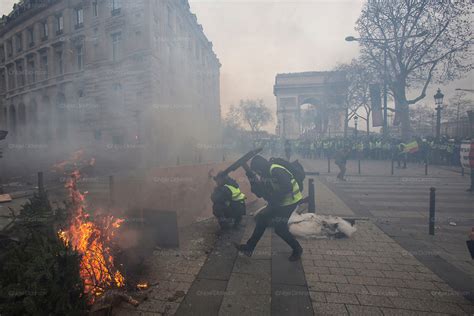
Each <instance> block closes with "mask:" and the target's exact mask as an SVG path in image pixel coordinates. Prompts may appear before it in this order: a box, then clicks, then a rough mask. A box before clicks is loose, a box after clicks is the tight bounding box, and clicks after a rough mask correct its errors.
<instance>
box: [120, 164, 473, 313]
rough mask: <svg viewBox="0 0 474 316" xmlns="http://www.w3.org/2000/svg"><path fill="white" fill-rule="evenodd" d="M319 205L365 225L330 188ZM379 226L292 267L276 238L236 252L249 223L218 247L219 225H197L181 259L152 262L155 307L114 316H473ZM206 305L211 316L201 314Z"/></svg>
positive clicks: (308, 253) (368, 223)
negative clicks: (234, 245)
mask: <svg viewBox="0 0 474 316" xmlns="http://www.w3.org/2000/svg"><path fill="white" fill-rule="evenodd" d="M305 164H306V162H305ZM306 167H308V166H306ZM309 167H311V166H309ZM440 172H441V173H443V172H448V174H451V173H450V171H440ZM326 176H327V175H326ZM316 196H317V202H316V207H317V212H318V213H320V214H332V215H340V216H347V217H357V216H359V217H360V213H359V212H358V210H357V209H356V210H354V205H352V204H350V203H349V204H347V203H345V202H343V200H341V199H340V198H339V197H338V195H336V193H334V192H333V191H332V188H331V187H330V186H327V185H325V184H324V180H323V182H320V181H318V182H317V183H316ZM349 206H350V207H349ZM367 214H368V215H370V212H369V211H368V210H367ZM376 224H378V223H377V221H376V220H374V217H373V216H367V218H363V219H362V218H361V219H360V220H358V221H357V228H358V231H357V232H356V233H355V234H354V236H353V237H351V238H349V239H340V240H301V244H302V246H303V248H304V254H303V258H302V261H301V262H299V263H296V264H293V263H288V261H287V260H286V257H287V256H288V255H289V254H290V249H289V248H288V247H287V246H286V245H285V244H284V243H283V242H282V241H281V240H280V239H279V238H278V237H276V236H275V235H274V233H271V232H270V231H267V232H266V233H265V234H264V236H263V238H262V240H261V241H260V243H259V244H258V246H257V248H256V249H255V252H254V255H253V256H252V257H251V258H247V257H245V256H242V255H236V254H235V253H234V252H233V251H232V250H230V249H232V245H231V242H230V241H231V240H233V239H234V240H237V241H240V242H245V241H246V240H247V238H248V237H249V236H250V234H251V232H252V230H253V227H254V222H253V219H252V218H251V217H249V218H247V219H246V225H245V228H243V229H244V230H243V231H241V233H239V234H238V233H233V235H232V236H231V237H230V238H228V239H225V238H227V237H222V236H221V237H219V238H218V239H217V240H216V241H214V235H213V234H212V232H213V230H215V229H216V227H215V226H213V225H215V223H212V222H211V221H210V222H208V223H207V224H202V223H201V224H200V225H201V227H200V228H199V229H194V231H193V232H188V233H184V234H188V237H186V238H185V239H186V240H189V242H187V243H186V245H182V246H183V247H184V248H182V249H180V251H179V252H178V253H173V252H171V251H170V252H167V254H168V255H166V254H165V253H164V252H161V253H159V254H155V256H154V257H153V260H154V263H155V267H154V268H153V271H155V276H154V277H156V280H158V281H159V283H158V285H156V286H155V287H153V288H152V289H151V290H150V295H149V297H150V298H149V300H147V301H145V302H144V303H142V304H141V305H140V306H139V307H138V308H137V309H133V308H130V307H128V306H126V307H125V308H124V309H122V310H121V311H120V313H117V314H118V315H161V314H163V315H172V314H173V313H174V312H175V311H178V313H177V315H242V314H245V315H246V316H247V315H313V314H314V315H331V314H333V315H473V314H474V306H473V305H472V304H471V303H470V302H469V301H468V300H466V299H465V298H464V297H463V293H462V292H459V291H456V290H454V289H453V288H452V287H450V286H449V285H448V284H447V283H446V282H445V281H444V280H443V279H441V278H440V277H438V276H437V275H436V274H435V273H433V272H432V271H431V270H430V269H429V268H428V267H427V266H426V265H425V264H424V263H422V262H421V261H420V260H418V259H417V257H416V256H414V255H412V254H411V253H410V251H407V250H405V249H404V248H402V247H401V246H400V245H399V243H398V242H397V241H396V240H394V239H393V238H391V237H390V236H389V235H387V234H386V233H385V232H384V231H383V230H381V229H380V228H379V227H378V226H377V225H376ZM236 238H237V239H236ZM212 245H214V246H213V247H212ZM211 248H212V249H211ZM225 249H229V251H228V252H227V251H226V250H225ZM185 253H187V255H185ZM183 295H184V297H183ZM207 304H208V305H209V306H208V307H209V308H206V306H202V305H207Z"/></svg>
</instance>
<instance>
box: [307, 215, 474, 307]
mask: <svg viewBox="0 0 474 316" xmlns="http://www.w3.org/2000/svg"><path fill="white" fill-rule="evenodd" d="M357 226H358V231H357V232H356V233H355V234H354V236H353V237H352V238H350V239H342V240H317V241H315V240H310V241H303V242H302V245H303V248H304V249H305V255H304V258H303V267H304V270H305V274H306V280H307V283H308V288H309V293H310V296H311V299H312V303H313V308H314V313H315V315H323V314H335V315H347V314H350V315H407V314H410V315H422V314H426V315H433V314H436V315H438V314H455V315H471V314H472V313H474V308H473V306H472V305H471V304H470V302H469V301H467V300H465V299H464V298H463V297H462V295H460V293H458V292H457V291H454V290H453V289H452V288H451V287H449V286H448V285H447V284H446V283H445V282H444V281H443V280H441V279H440V278H439V277H437V276H436V275H435V274H434V273H433V272H431V271H430V270H429V269H427V268H426V267H425V266H424V265H423V264H422V263H420V262H419V261H418V260H417V259H416V258H415V257H414V256H413V255H411V254H410V253H409V252H407V251H405V250H404V249H403V248H402V247H400V246H399V245H398V244H397V243H396V242H395V241H394V240H392V239H391V238H390V237H388V236H387V235H386V234H384V233H383V232H382V231H381V230H380V229H378V228H377V227H376V226H375V225H374V224H373V223H371V222H370V221H360V222H358V223H357Z"/></svg>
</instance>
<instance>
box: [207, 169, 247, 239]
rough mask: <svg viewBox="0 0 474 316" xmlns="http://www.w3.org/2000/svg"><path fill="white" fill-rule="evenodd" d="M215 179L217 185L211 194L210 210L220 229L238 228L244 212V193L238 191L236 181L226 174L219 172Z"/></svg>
mask: <svg viewBox="0 0 474 316" xmlns="http://www.w3.org/2000/svg"><path fill="white" fill-rule="evenodd" d="M215 180H216V183H217V187H216V188H215V189H214V192H213V193H212V195H211V200H212V202H213V205H212V212H213V214H214V216H215V217H216V218H217V220H218V222H219V226H220V227H221V230H225V229H227V228H230V227H233V228H238V227H239V224H240V222H241V221H242V216H244V215H245V212H246V208H245V199H246V197H245V194H243V193H242V192H241V191H240V188H239V185H238V184H237V182H236V181H235V180H234V179H232V178H231V177H229V176H228V175H225V174H222V173H219V174H218V175H217V176H216V177H215Z"/></svg>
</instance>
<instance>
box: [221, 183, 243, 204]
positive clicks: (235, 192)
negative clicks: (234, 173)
mask: <svg viewBox="0 0 474 316" xmlns="http://www.w3.org/2000/svg"><path fill="white" fill-rule="evenodd" d="M224 186H225V187H226V188H228V189H229V190H230V192H232V201H234V202H242V201H244V200H245V199H246V198H247V197H246V196H245V194H243V193H242V191H240V189H239V188H236V187H234V186H232V185H230V184H225V185H224Z"/></svg>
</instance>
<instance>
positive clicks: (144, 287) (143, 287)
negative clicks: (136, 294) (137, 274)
mask: <svg viewBox="0 0 474 316" xmlns="http://www.w3.org/2000/svg"><path fill="white" fill-rule="evenodd" d="M147 288H148V283H138V284H137V289H139V290H145V289H147Z"/></svg>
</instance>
